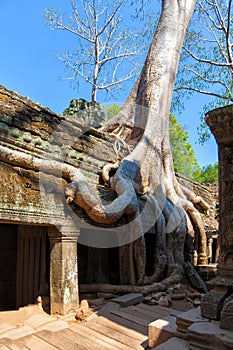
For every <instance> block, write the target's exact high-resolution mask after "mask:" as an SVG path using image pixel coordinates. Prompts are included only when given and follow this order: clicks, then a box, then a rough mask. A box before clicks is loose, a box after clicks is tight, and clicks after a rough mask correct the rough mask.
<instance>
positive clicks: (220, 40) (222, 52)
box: [173, 0, 233, 144]
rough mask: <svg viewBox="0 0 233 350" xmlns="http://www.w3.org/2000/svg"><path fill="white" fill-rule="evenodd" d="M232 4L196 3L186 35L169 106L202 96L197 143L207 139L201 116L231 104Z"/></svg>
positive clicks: (224, 2)
mask: <svg viewBox="0 0 233 350" xmlns="http://www.w3.org/2000/svg"><path fill="white" fill-rule="evenodd" d="M232 10H233V3H232V1H209V0H197V2H196V7H195V12H194V15H193V18H192V21H191V24H190V26H189V30H188V32H187V34H186V38H185V42H184V47H183V50H182V54H181V60H180V64H179V70H178V75H177V79H176V85H175V92H176V93H175V94H174V100H173V107H174V110H175V111H176V110H177V109H178V108H177V106H178V107H180V106H181V107H182V102H183V101H184V99H187V98H189V97H191V96H192V95H193V94H195V93H198V94H202V95H205V96H206V105H205V106H204V108H203V111H202V117H201V118H202V119H201V124H200V127H199V130H198V131H199V142H200V143H201V144H203V143H204V142H206V141H207V140H208V139H209V137H210V132H209V128H208V127H207V126H206V123H205V120H204V115H205V113H206V112H208V111H209V110H211V109H215V108H218V107H221V106H224V105H228V104H230V103H232V102H233V84H232V76H233V64H232V45H233V20H232V18H233V17H232Z"/></svg>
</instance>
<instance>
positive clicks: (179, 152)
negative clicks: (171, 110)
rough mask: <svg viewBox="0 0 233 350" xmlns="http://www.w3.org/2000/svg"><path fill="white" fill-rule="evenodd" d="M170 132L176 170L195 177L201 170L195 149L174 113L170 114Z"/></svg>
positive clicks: (189, 176)
mask: <svg viewBox="0 0 233 350" xmlns="http://www.w3.org/2000/svg"><path fill="white" fill-rule="evenodd" d="M169 132H170V143H171V151H172V156H173V162H174V170H175V172H177V173H179V174H181V175H183V176H186V177H188V178H190V179H193V176H194V174H195V173H196V172H198V171H200V167H199V165H198V162H197V159H196V158H195V154H194V149H193V148H192V145H191V144H190V143H189V142H188V138H189V135H188V133H187V131H185V130H184V128H183V127H182V125H180V124H179V123H178V122H177V119H176V118H175V117H174V115H172V114H171V115H170V130H169Z"/></svg>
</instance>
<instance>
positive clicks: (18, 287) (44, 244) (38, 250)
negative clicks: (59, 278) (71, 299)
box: [0, 224, 49, 311]
mask: <svg viewBox="0 0 233 350" xmlns="http://www.w3.org/2000/svg"><path fill="white" fill-rule="evenodd" d="M39 295H40V296H42V297H48V296H49V240H48V235H47V228H46V227H44V226H29V225H28V226H27V225H10V224H0V311H3V310H15V309H18V308H19V307H21V306H26V305H28V304H35V302H36V299H37V297H38V296H39Z"/></svg>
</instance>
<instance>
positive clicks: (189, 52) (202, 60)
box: [184, 47, 232, 67]
mask: <svg viewBox="0 0 233 350" xmlns="http://www.w3.org/2000/svg"><path fill="white" fill-rule="evenodd" d="M184 50H185V51H186V52H187V53H188V54H189V55H190V56H191V57H192V58H193V59H194V60H195V61H198V62H201V63H207V64H211V65H213V66H217V67H232V63H227V62H226V63H223V62H217V61H211V60H205V59H203V58H200V57H197V56H196V55H195V54H194V53H193V52H192V51H191V50H189V49H188V48H187V47H184Z"/></svg>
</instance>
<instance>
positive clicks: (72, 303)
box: [48, 225, 79, 315]
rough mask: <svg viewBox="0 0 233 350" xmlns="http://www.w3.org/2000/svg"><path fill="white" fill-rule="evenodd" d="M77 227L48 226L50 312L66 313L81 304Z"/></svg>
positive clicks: (74, 309)
mask: <svg viewBox="0 0 233 350" xmlns="http://www.w3.org/2000/svg"><path fill="white" fill-rule="evenodd" d="M78 234H79V231H78V229H77V228H73V227H72V226H71V227H70V226H69V225H68V226H67V227H64V226H61V227H60V228H59V230H58V229H57V228H56V227H49V228H48V235H49V238H50V313H51V314H60V315H65V314H67V313H69V312H73V311H76V310H77V308H78V306H79V293H78V264H77V263H78V261H77V239H78Z"/></svg>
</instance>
